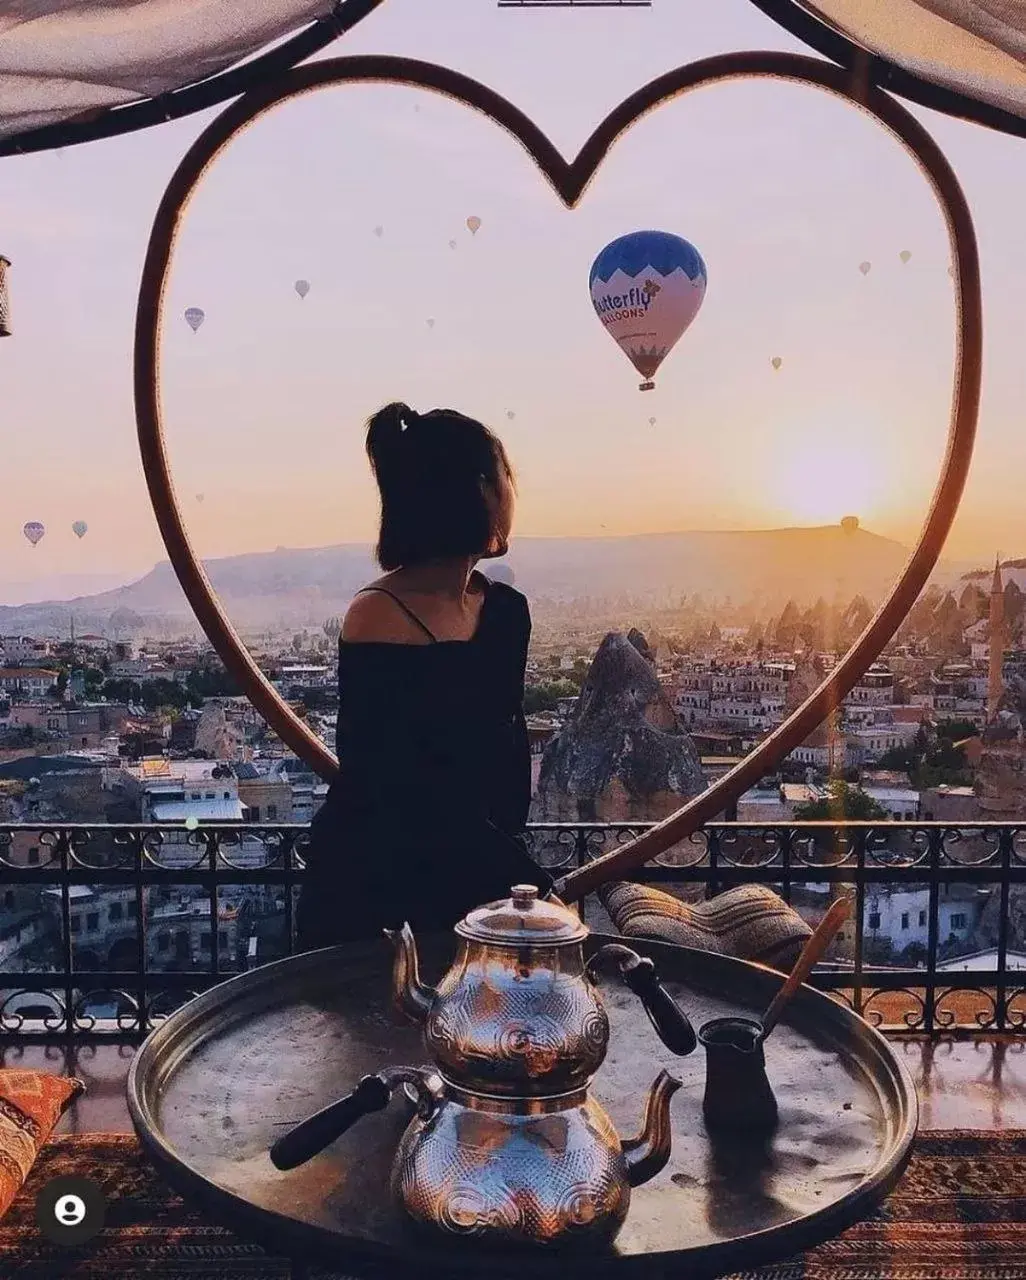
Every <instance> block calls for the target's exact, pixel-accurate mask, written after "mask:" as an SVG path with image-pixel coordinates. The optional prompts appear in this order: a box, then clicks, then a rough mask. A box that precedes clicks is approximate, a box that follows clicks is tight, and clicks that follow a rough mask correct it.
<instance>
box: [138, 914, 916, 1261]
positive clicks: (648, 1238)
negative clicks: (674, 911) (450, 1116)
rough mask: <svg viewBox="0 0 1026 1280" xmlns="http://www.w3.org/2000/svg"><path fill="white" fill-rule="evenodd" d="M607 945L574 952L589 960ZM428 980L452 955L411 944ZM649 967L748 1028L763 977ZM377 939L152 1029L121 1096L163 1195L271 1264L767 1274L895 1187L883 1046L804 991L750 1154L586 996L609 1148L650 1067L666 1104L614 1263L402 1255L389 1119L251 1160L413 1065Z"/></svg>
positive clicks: (722, 960) (899, 1126) (692, 1086)
mask: <svg viewBox="0 0 1026 1280" xmlns="http://www.w3.org/2000/svg"><path fill="white" fill-rule="evenodd" d="M606 941H611V939H609V938H607V937H604V936H602V935H599V934H593V935H592V936H591V938H590V939H589V940H588V946H589V948H594V947H596V946H600V945H601V944H602V943H603V942H606ZM420 944H421V955H422V971H423V973H424V974H425V977H426V978H427V979H429V980H430V979H432V978H434V977H436V976H437V975H439V974H440V973H441V972H442V969H443V968H444V966H445V964H446V963H447V961H448V958H449V956H450V955H451V953H452V939H451V937H448V936H446V937H442V936H436V937H431V938H425V939H421V940H420ZM632 945H633V946H635V947H636V949H637V950H639V951H642V952H644V953H646V954H648V955H651V956H652V958H653V959H654V960H655V962H656V964H657V966H658V968H659V972H660V975H661V976H662V978H663V980H664V982H665V983H666V985H667V987H669V989H670V990H671V991H672V992H673V993H674V995H675V996H676V997H677V998H678V1000H679V1001H680V1002H681V1004H682V1005H683V1007H684V1008H685V1009H686V1010H687V1011H688V1013H689V1014H690V1016H691V1017H692V1020H693V1021H694V1023H695V1025H696V1026H698V1025H699V1024H700V1023H702V1022H704V1021H705V1020H706V1019H708V1018H713V1017H719V1016H722V1015H724V1014H729V1013H739V1012H745V1013H749V1014H750V1013H752V1012H758V1011H760V1010H761V1009H762V1008H764V1007H765V1005H766V1004H768V1002H769V1000H770V998H771V997H772V995H773V993H774V991H775V990H776V989H777V987H778V986H779V985H780V982H781V977H780V975H779V974H776V973H774V972H772V971H771V970H768V969H762V968H760V967H759V966H757V965H751V964H746V963H744V962H743V961H739V960H732V959H728V958H726V957H723V956H715V955H709V954H707V953H704V952H698V951H692V950H689V949H688V948H684V947H674V946H669V945H667V944H663V943H651V942H638V941H635V940H632ZM390 970H391V949H390V948H389V946H388V944H387V943H385V942H384V941H382V942H381V943H380V944H378V943H371V944H366V945H359V946H355V945H354V946H346V947H334V948H330V949H328V950H325V951H316V952H308V953H306V954H304V955H300V956H294V957H291V958H289V959H287V960H281V961H278V962H276V963H274V964H269V965H265V966H264V967H263V968H260V969H255V970H253V971H252V972H250V973H246V974H242V975H240V976H239V977H237V978H233V979H232V980H230V981H228V982H225V983H223V984H222V985H220V986H218V987H215V988H213V989H212V990H210V991H208V992H206V993H204V994H203V995H201V996H199V997H197V998H196V999H195V1000H192V1001H191V1002H190V1003H189V1004H187V1005H185V1006H184V1007H183V1008H182V1009H180V1010H178V1011H177V1012H176V1013H175V1014H173V1015H172V1016H171V1017H169V1018H168V1019H167V1020H166V1021H165V1022H164V1023H163V1024H162V1025H161V1026H160V1027H158V1028H157V1029H156V1030H155V1031H154V1032H153V1033H152V1034H151V1035H150V1037H149V1038H148V1039H147V1040H146V1041H145V1043H144V1044H143V1045H142V1047H141V1048H140V1050H139V1052H138V1054H137V1055H136V1057H135V1060H134V1061H133V1063H132V1067H131V1071H130V1073H129V1078H128V1102H129V1107H130V1110H131V1114H132V1120H133V1123H134V1124H135V1127H136V1130H137V1131H138V1134H139V1137H140V1138H141V1140H142V1142H143V1143H144V1145H145V1146H146V1147H147V1149H148V1150H149V1152H150V1153H151V1155H152V1156H153V1157H154V1159H155V1160H156V1161H157V1163H158V1164H159V1165H160V1167H161V1168H162V1169H163V1171H164V1173H165V1175H166V1176H167V1178H168V1180H169V1181H170V1182H171V1183H172V1184H173V1185H174V1186H175V1187H176V1188H177V1189H178V1190H179V1191H180V1192H181V1193H182V1194H183V1195H186V1196H188V1197H190V1198H192V1199H194V1200H197V1201H198V1202H200V1203H201V1204H203V1205H204V1206H205V1207H206V1208H207V1210H208V1211H210V1212H211V1213H212V1214H213V1215H214V1216H216V1217H217V1218H218V1220H220V1221H222V1222H223V1223H224V1224H225V1225H227V1226H231V1227H233V1228H234V1229H236V1230H237V1231H239V1232H241V1233H243V1234H246V1235H248V1236H250V1237H251V1238H254V1239H256V1240H258V1241H259V1242H260V1243H262V1244H264V1245H265V1246H266V1247H267V1248H268V1250H269V1251H270V1252H272V1253H274V1254H278V1255H280V1254H291V1255H292V1256H294V1257H297V1258H304V1259H311V1260H318V1261H324V1262H326V1263H328V1264H330V1265H334V1266H336V1267H338V1266H342V1267H345V1268H346V1269H347V1271H348V1272H349V1273H350V1274H353V1273H355V1274H358V1275H360V1276H368V1277H369V1276H378V1275H387V1276H389V1277H397V1276H405V1275H409V1276H411V1277H413V1276H417V1277H420V1276H426V1275H431V1274H436V1275H439V1276H446V1277H453V1276H467V1277H471V1276H475V1277H479V1276H482V1275H489V1276H510V1277H514V1276H515V1277H517V1280H523V1275H524V1273H525V1267H526V1268H527V1269H528V1270H529V1272H530V1274H531V1275H532V1276H535V1275H546V1274H552V1275H557V1274H558V1275H559V1277H560V1280H568V1278H569V1277H571V1276H575V1275H580V1276H582V1277H583V1276H585V1275H587V1276H589V1277H594V1276H595V1275H601V1274H606V1273H608V1272H615V1273H617V1274H632V1275H656V1274H662V1273H663V1272H664V1270H665V1271H667V1272H672V1273H673V1274H674V1275H680V1276H684V1275H686V1276H688V1277H696V1276H715V1275H722V1274H724V1273H725V1272H728V1271H731V1270H736V1269H738V1268H741V1267H751V1266H756V1265H759V1264H761V1263H766V1262H772V1261H774V1260H776V1259H779V1258H782V1257H786V1256H788V1255H790V1254H792V1253H796V1252H799V1251H801V1250H803V1249H807V1248H809V1247H810V1246H812V1245H814V1244H816V1243H818V1242H820V1241H822V1240H824V1239H827V1238H829V1237H830V1236H833V1235H836V1234H837V1233H838V1232H839V1231H841V1230H842V1229H843V1228H844V1227H845V1226H848V1225H849V1224H851V1223H852V1222H854V1221H855V1220H857V1219H858V1218H860V1217H862V1216H864V1215H865V1214H866V1213H867V1212H868V1211H869V1210H870V1209H871V1208H872V1207H873V1206H874V1205H875V1204H876V1203H877V1202H878V1201H879V1200H880V1199H881V1198H882V1197H883V1196H884V1195H885V1194H886V1192H887V1191H888V1190H890V1188H891V1187H892V1186H893V1185H894V1184H895V1182H896V1181H897V1180H898V1178H899V1177H900V1176H901V1173H902V1171H903V1169H904V1167H905V1164H906V1162H907V1160H908V1156H909V1151H910V1147H911V1143H912V1139H913V1137H914V1135H915V1131H916V1125H917V1122H918V1107H917V1102H916V1095H915V1090H914V1088H913V1085H912V1082H911V1080H910V1078H909V1076H908V1073H907V1072H906V1070H905V1068H904V1067H903V1066H902V1065H901V1063H900V1062H899V1061H898V1060H897V1058H896V1057H895V1056H894V1054H893V1053H892V1052H891V1050H890V1048H889V1046H888V1045H887V1042H886V1041H885V1040H884V1039H883V1037H882V1036H880V1035H879V1034H878V1033H877V1032H875V1031H874V1030H873V1029H872V1028H871V1027H869V1026H868V1025H867V1024H866V1023H864V1022H863V1021H862V1020H861V1019H860V1018H858V1017H856V1016H855V1015H854V1014H853V1013H852V1012H850V1010H848V1009H847V1008H845V1007H844V1006H843V1005H841V1004H840V1003H838V1002H837V1001H835V1000H833V999H831V998H830V997H828V996H825V995H823V994H821V993H820V992H817V991H815V990H813V989H812V988H810V987H803V988H802V989H801V991H800V992H799V994H798V995H797V996H796V997H795V1000H794V1001H793V1003H792V1005H791V1006H790V1011H789V1014H788V1015H787V1017H786V1021H785V1022H784V1023H783V1024H781V1025H780V1026H779V1027H778V1028H777V1030H776V1031H775V1032H774V1034H773V1036H772V1038H771V1039H770V1040H769V1041H768V1042H767V1045H766V1062H767V1070H768V1074H769V1077H770V1080H771V1083H772V1084H773V1087H774V1090H775V1092H776V1095H777V1100H778V1103H779V1107H780V1125H779V1128H778V1130H777V1132H776V1134H775V1136H774V1137H773V1138H772V1140H770V1141H769V1142H767V1143H765V1144H762V1145H760V1144H758V1143H753V1142H751V1141H744V1140H734V1141H732V1142H726V1143H725V1142H722V1141H717V1142H715V1143H714V1142H711V1141H710V1138H709V1136H708V1135H707V1133H706V1131H705V1126H704V1123H703V1120H702V1109H701V1105H702V1092H703V1088H704V1083H705V1054H704V1053H703V1051H702V1050H701V1049H698V1050H696V1052H695V1053H693V1054H692V1055H691V1056H690V1057H688V1058H674V1057H673V1056H672V1055H671V1054H670V1053H669V1052H668V1051H667V1050H666V1049H664V1048H663V1046H662V1044H661V1043H660V1042H659V1040H658V1039H657V1037H656V1035H655V1032H654V1031H653V1030H652V1028H651V1027H650V1025H649V1023H648V1020H647V1017H646V1015H645V1012H644V1010H643V1008H642V1007H641V1005H640V1003H639V1002H638V1001H637V1000H636V999H635V998H634V997H633V996H632V995H631V994H630V993H629V992H628V991H626V990H625V989H624V988H623V987H622V986H620V985H618V983H617V980H616V979H615V978H610V979H608V980H606V981H604V982H603V984H602V986H603V999H604V1001H605V1003H606V1007H607V1009H608V1011H609V1018H610V1023H611V1028H612V1034H611V1040H610V1050H609V1056H608V1058H607V1059H606V1062H605V1064H604V1065H603V1067H602V1069H601V1071H600V1072H599V1074H598V1075H597V1076H596V1078H595V1081H594V1084H593V1089H594V1092H595V1094H596V1096H597V1097H598V1099H599V1100H600V1101H601V1103H602V1104H603V1106H605V1107H606V1109H607V1110H608V1111H609V1113H610V1115H611V1116H612V1118H613V1120H614V1122H615V1123H616V1125H617V1127H618V1128H619V1131H620V1133H621V1135H624V1136H626V1135H629V1134H632V1133H634V1132H635V1131H636V1130H637V1129H638V1128H639V1126H640V1121H641V1107H642V1099H643V1096H644V1093H645V1091H646V1090H647V1089H648V1086H649V1084H650V1083H651V1081H652V1080H653V1078H654V1077H655V1075H656V1074H657V1073H658V1071H659V1069H660V1067H662V1066H665V1067H667V1068H668V1069H669V1070H670V1071H672V1072H674V1073H675V1074H676V1075H678V1076H679V1077H680V1079H682V1080H683V1081H684V1088H683V1089H682V1090H681V1091H680V1092H679V1093H678V1094H677V1095H676V1096H675V1098H674V1100H673V1104H672V1118H673V1153H672V1155H671V1157H670V1161H669V1164H668V1165H667V1167H666V1168H665V1169H664V1170H663V1171H662V1172H661V1173H660V1174H658V1175H657V1176H656V1177H655V1178H654V1179H653V1180H652V1181H651V1182H649V1183H647V1184H646V1185H644V1186H642V1187H638V1188H637V1189H635V1191H634V1192H633V1195H632V1199H631V1209H630V1214H629V1216H628V1219H627V1222H626V1225H625V1226H624V1228H623V1230H622V1232H621V1234H620V1236H619V1238H618V1239H617V1242H616V1244H615V1246H614V1247H613V1248H612V1249H611V1250H610V1251H609V1252H607V1253H604V1254H600V1255H599V1256H597V1257H596V1256H594V1255H590V1256H587V1257H579V1258H574V1257H573V1256H572V1255H569V1256H568V1255H567V1254H564V1253H560V1254H559V1255H558V1256H557V1255H551V1254H542V1255H538V1254H532V1255H531V1257H530V1259H529V1260H525V1259H524V1258H523V1257H522V1256H521V1257H520V1258H517V1257H516V1256H514V1255H511V1254H504V1255H498V1256H497V1255H494V1254H489V1255H483V1254H482V1253H481V1252H480V1251H479V1250H478V1249H475V1247H474V1246H473V1244H471V1243H468V1242H466V1241H453V1242H451V1243H449V1242H447V1241H439V1242H438V1243H437V1244H431V1243H428V1244H425V1242H424V1241H423V1240H422V1239H421V1238H414V1237H412V1236H411V1234H410V1233H409V1229H408V1227H407V1224H406V1222H405V1219H404V1218H403V1215H402V1213H401V1212H400V1210H399V1209H398V1208H397V1207H396V1206H395V1205H394V1204H393V1202H392V1200H391V1198H390V1195H389V1190H388V1175H389V1168H390V1165H391V1160H392V1156H393V1154H394V1152H395V1148H396V1143H397V1141H398V1138H399V1135H400V1134H401V1132H402V1129H403V1127H404V1126H405V1124H406V1123H407V1121H408V1120H409V1118H410V1115H411V1109H410V1108H409V1107H408V1105H407V1104H405V1102H404V1101H403V1100H402V1099H400V1098H396V1099H394V1100H393V1102H392V1104H391V1106H390V1107H389V1108H388V1109H387V1110H386V1111H383V1112H378V1113H376V1114H374V1115H371V1116H368V1117H367V1118H366V1119H364V1120H362V1121H361V1122H360V1123H359V1124H358V1125H357V1126H356V1127H355V1128H354V1129H352V1130H351V1131H350V1132H349V1133H347V1134H345V1135H344V1136H343V1137H342V1138H340V1139H339V1140H338V1141H336V1142H335V1143H334V1144H333V1145H332V1146H331V1147H329V1148H328V1150H327V1151H325V1152H324V1153H323V1154H322V1155H320V1156H317V1157H316V1158H315V1159H313V1160H312V1161H310V1163H309V1164H307V1165H304V1166H302V1167H300V1168H299V1169H296V1170H293V1171H292V1172H289V1173H280V1172H278V1171H277V1170H276V1169H275V1168H274V1166H273V1165H272V1164H271V1161H270V1159H269V1158H268V1155H267V1151H268V1148H269V1147H270V1145H271V1143H272V1142H273V1141H274V1139H275V1138H276V1137H278V1136H279V1135H280V1134H281V1133H283V1132H284V1131H285V1129H287V1128H288V1127H290V1126H291V1125H292V1124H294V1123H295V1122H297V1121H299V1120H301V1119H303V1118H304V1117H305V1116H307V1115H309V1114H310V1113H311V1112H314V1111H317V1110H319V1109H320V1108H321V1107H323V1106H326V1105H327V1104H328V1103H329V1102H331V1101H333V1100H334V1099H335V1098H337V1097H338V1096H340V1095H341V1094H343V1093H346V1092H348V1091H349V1089H350V1088H351V1087H352V1086H353V1085H354V1084H355V1083H356V1081H357V1080H358V1079H359V1078H360V1076H362V1075H365V1074H367V1073H368V1072H373V1071H377V1070H378V1069H379V1068H381V1067H383V1066H386V1065H387V1064H400V1063H406V1064H410V1065H419V1064H421V1063H422V1062H423V1061H424V1051H423V1048H422V1045H421V1041H420V1032H419V1030H418V1029H417V1028H414V1027H409V1026H398V1025H396V1022H395V1021H394V1018H393V1015H392V1013H391V1009H390V1000H389V979H390Z"/></svg>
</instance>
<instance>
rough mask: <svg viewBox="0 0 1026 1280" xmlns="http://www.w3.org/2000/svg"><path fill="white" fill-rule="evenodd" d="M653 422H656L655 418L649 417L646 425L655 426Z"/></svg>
mask: <svg viewBox="0 0 1026 1280" xmlns="http://www.w3.org/2000/svg"><path fill="white" fill-rule="evenodd" d="M655 424H656V420H655V418H649V420H648V425H649V426H650V427H654V426H655Z"/></svg>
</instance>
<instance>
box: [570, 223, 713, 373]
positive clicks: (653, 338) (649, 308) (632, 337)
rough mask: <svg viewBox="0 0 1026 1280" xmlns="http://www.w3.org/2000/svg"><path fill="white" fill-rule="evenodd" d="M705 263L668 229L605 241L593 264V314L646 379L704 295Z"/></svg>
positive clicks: (698, 305) (637, 232) (696, 252)
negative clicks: (609, 242)
mask: <svg viewBox="0 0 1026 1280" xmlns="http://www.w3.org/2000/svg"><path fill="white" fill-rule="evenodd" d="M706 279H707V277H706V270H705V263H704V262H703V261H702V255H701V254H700V253H699V252H698V250H697V249H696V248H695V246H694V245H693V244H689V243H688V241H687V240H682V239H681V237H680V236H674V235H670V234H669V232H667V231H633V232H631V234H630V235H627V236H621V237H620V238H619V239H618V240H614V241H613V242H612V243H611V244H607V245H606V247H605V248H604V249H603V250H602V252H601V253H600V254H599V256H598V257H597V258H596V259H595V261H594V262H593V263H592V267H591V276H590V278H589V283H590V285H591V301H592V305H593V306H594V308H595V312H596V314H597V315H598V318H599V319H600V320H601V321H602V323H603V324H604V325H605V326H606V329H607V331H608V332H609V333H610V334H611V335H612V337H613V338H614V339H615V340H616V342H617V343H619V345H620V347H621V348H622V349H623V352H624V354H625V355H626V356H627V359H628V360H630V362H631V364H632V365H634V367H635V369H637V371H638V372H639V373H640V374H641V376H642V377H643V378H644V379H645V381H644V382H643V383H642V384H641V390H642V391H651V390H652V388H653V387H654V386H655V383H654V382H653V381H652V379H653V378H654V377H655V372H656V370H657V369H658V368H659V366H660V365H661V364H662V362H663V361H664V360H665V359H666V357H667V356H668V355H669V354H670V352H671V351H672V350H673V347H674V346H675V344H676V342H677V339H678V338H679V337H680V336H681V334H682V333H683V332H684V331H685V329H687V327H688V325H690V324H691V322H692V320H694V318H695V316H696V315H698V310H699V308H700V307H701V305H702V300H703V298H704V297H705V286H706Z"/></svg>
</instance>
